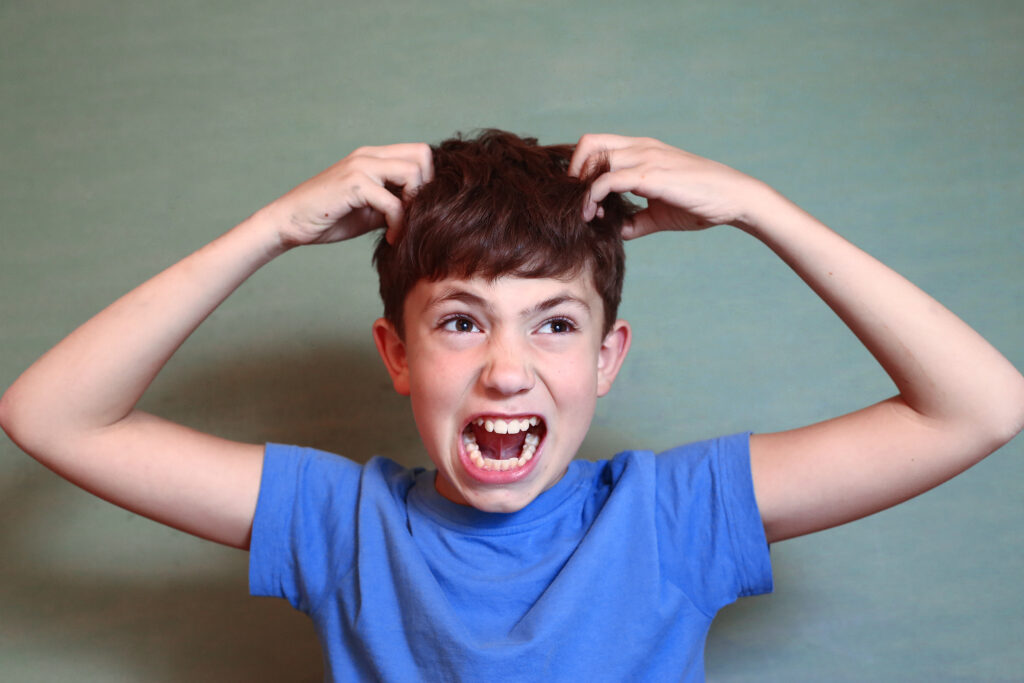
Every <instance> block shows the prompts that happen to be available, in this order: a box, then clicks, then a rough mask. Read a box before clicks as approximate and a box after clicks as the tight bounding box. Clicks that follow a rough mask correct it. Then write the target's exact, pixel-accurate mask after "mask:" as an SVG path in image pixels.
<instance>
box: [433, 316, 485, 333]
mask: <svg viewBox="0 0 1024 683" xmlns="http://www.w3.org/2000/svg"><path fill="white" fill-rule="evenodd" d="M441 329H442V330H445V331H446V332H479V331H480V328H479V327H477V326H476V323H475V322H473V319H472V318H467V317H466V316H464V315H453V316H452V317H450V318H445V319H444V320H442V321H441Z"/></svg>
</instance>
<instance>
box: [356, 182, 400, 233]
mask: <svg viewBox="0 0 1024 683" xmlns="http://www.w3.org/2000/svg"><path fill="white" fill-rule="evenodd" d="M353 192H354V194H355V196H356V202H357V207H358V208H363V207H366V208H370V209H373V210H374V211H376V212H377V213H379V214H380V215H381V216H383V217H384V223H385V225H386V226H387V232H386V233H385V235H384V236H385V239H387V240H388V242H389V243H391V244H394V240H395V239H397V237H398V235H399V233H400V231H401V229H402V223H403V214H402V202H401V200H400V199H399V198H398V197H396V196H395V195H393V194H391V193H390V192H389V191H388V190H387V189H386V188H385V187H384V186H383V185H376V184H374V183H370V182H367V183H365V185H358V186H355V187H353ZM354 208H356V207H354ZM376 227H379V226H378V225H367V226H366V229H367V230H372V229H373V228H376Z"/></svg>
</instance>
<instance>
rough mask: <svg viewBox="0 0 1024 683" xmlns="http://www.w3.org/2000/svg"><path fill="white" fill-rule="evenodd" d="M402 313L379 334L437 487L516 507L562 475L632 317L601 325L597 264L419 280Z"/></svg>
mask: <svg viewBox="0 0 1024 683" xmlns="http://www.w3.org/2000/svg"><path fill="white" fill-rule="evenodd" d="M404 320H405V339H404V340H402V339H399V337H398V335H397V334H396V333H395V331H394V328H393V326H391V325H390V324H389V323H388V322H387V321H385V320H383V319H382V320H378V321H377V322H376V323H375V324H374V339H375V341H376V342H377V346H378V349H379V350H380V352H381V356H382V357H383V358H384V362H385V364H386V365H387V366H388V371H389V372H390V373H391V377H392V380H393V382H394V384H395V389H396V390H397V391H399V392H400V393H403V394H407V395H409V396H410V397H411V400H412V409H413V414H414V416H415V418H416V426H417V429H418V430H419V433H420V436H421V437H422V439H423V442H424V444H425V446H426V448H427V452H428V453H429V455H430V458H431V460H433V462H434V464H435V465H436V466H437V469H438V476H437V480H436V484H437V489H438V491H439V492H440V493H441V494H442V495H444V496H445V497H446V498H448V499H450V500H453V501H455V502H457V503H461V504H464V505H472V506H473V507H475V508H478V509H480V510H486V511H489V512H512V511H515V510H519V509H521V508H523V507H524V506H526V505H527V504H528V503H529V502H530V501H532V500H533V499H534V498H536V497H537V495H539V494H540V493H541V492H543V491H545V490H546V489H548V488H550V487H551V486H553V485H554V484H555V483H556V482H557V481H558V480H559V479H560V478H561V477H562V475H563V474H564V473H565V471H566V468H567V467H568V465H569V462H570V461H571V460H572V458H573V457H574V456H575V454H576V452H577V450H578V449H579V447H580V444H581V443H582V442H583V437H584V436H585V435H586V433H587V429H588V428H589V426H590V420H591V418H592V417H593V415H594V407H595V404H596V401H597V398H598V396H602V395H604V394H605V393H607V391H608V390H609V389H610V388H611V384H612V381H613V380H614V379H615V375H616V373H617V372H618V369H619V367H620V366H621V364H622V361H623V359H624V358H625V355H626V352H627V351H628V349H629V341H630V331H629V326H628V325H627V324H626V323H625V322H624V321H617V322H616V323H615V324H614V325H613V326H612V329H611V331H610V332H608V334H606V335H605V334H602V333H603V324H604V323H603V310H602V303H601V298H600V296H598V294H597V291H596V290H595V289H594V287H593V284H592V283H591V278H590V276H589V273H584V274H583V275H581V276H580V277H577V278H573V279H570V280H557V279H547V278H536V279H535V278H518V277H502V278H499V279H497V280H495V281H487V280H484V279H480V278H473V279H468V280H462V279H455V278H449V279H445V280H441V281H438V282H428V281H425V280H421V281H420V282H419V283H417V284H416V286H415V287H414V288H413V289H412V290H411V291H410V292H409V295H408V296H407V297H406V301H405V318H404Z"/></svg>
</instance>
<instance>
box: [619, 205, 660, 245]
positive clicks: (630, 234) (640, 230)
mask: <svg viewBox="0 0 1024 683" xmlns="http://www.w3.org/2000/svg"><path fill="white" fill-rule="evenodd" d="M658 230H659V228H658V224H657V223H655V222H654V218H653V217H652V216H651V210H650V209H643V210H642V211H638V212H636V213H635V214H633V216H632V218H627V219H626V220H625V221H623V223H622V239H624V240H634V239H636V238H637V237H643V236H644V235H649V234H651V233H652V232H658Z"/></svg>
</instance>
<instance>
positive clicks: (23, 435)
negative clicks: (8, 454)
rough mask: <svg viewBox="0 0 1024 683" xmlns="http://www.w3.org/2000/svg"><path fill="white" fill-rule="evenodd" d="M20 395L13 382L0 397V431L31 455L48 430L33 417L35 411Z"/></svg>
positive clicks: (17, 386) (16, 385) (18, 388)
mask: <svg viewBox="0 0 1024 683" xmlns="http://www.w3.org/2000/svg"><path fill="white" fill-rule="evenodd" d="M22 393H23V392H21V391H20V387H19V385H18V383H17V382H15V383H14V384H13V385H12V386H11V387H9V388H8V389H7V391H5V392H4V394H3V395H2V396H0V429H3V431H4V432H5V433H6V434H7V436H8V437H9V438H10V439H11V441H13V442H14V443H15V444H17V445H18V446H19V447H20V448H21V449H22V450H23V451H25V452H26V453H29V454H31V453H32V452H33V451H34V450H36V449H37V446H38V444H39V443H42V442H43V441H44V440H45V439H46V437H47V433H48V431H49V430H48V429H47V428H46V425H45V424H44V423H42V422H40V421H39V420H38V419H35V418H34V417H33V416H34V415H35V414H37V411H36V410H33V408H32V407H31V405H29V404H30V402H29V401H26V400H25V399H24V397H22V396H21V394H22Z"/></svg>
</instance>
